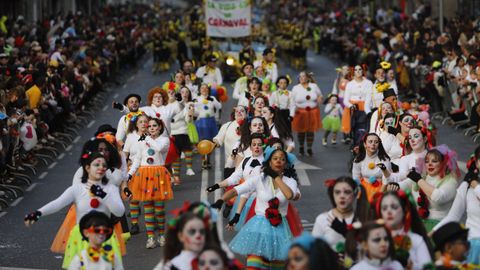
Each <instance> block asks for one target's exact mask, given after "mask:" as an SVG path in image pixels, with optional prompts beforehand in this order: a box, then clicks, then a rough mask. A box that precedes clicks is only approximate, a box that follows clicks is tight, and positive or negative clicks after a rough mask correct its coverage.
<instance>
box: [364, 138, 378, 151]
mask: <svg viewBox="0 0 480 270" xmlns="http://www.w3.org/2000/svg"><path fill="white" fill-rule="evenodd" d="M379 144H380V141H379V140H378V137H377V136H375V135H370V136H368V137H367V140H366V141H365V143H364V146H365V150H367V153H368V154H370V155H372V154H375V153H376V152H377V151H378V146H379Z"/></svg>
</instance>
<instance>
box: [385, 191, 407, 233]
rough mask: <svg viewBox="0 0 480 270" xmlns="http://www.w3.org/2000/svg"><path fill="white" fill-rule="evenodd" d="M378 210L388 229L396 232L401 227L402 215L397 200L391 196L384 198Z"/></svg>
mask: <svg viewBox="0 0 480 270" xmlns="http://www.w3.org/2000/svg"><path fill="white" fill-rule="evenodd" d="M380 210H381V214H382V218H383V220H385V224H386V225H387V227H388V228H390V229H392V230H398V229H401V228H402V227H403V216H404V213H403V209H402V206H401V205H400V202H399V201H398V198H396V197H395V196H392V195H389V196H386V197H384V198H383V200H382V204H381V206H380Z"/></svg>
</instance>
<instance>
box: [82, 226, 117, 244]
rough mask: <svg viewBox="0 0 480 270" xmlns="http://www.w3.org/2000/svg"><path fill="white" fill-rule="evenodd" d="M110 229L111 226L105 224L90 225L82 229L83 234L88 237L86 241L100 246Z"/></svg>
mask: <svg viewBox="0 0 480 270" xmlns="http://www.w3.org/2000/svg"><path fill="white" fill-rule="evenodd" d="M111 231H112V229H111V228H108V227H106V226H96V227H93V226H92V227H90V228H88V229H84V230H83V234H84V235H85V236H86V237H87V238H88V242H89V243H90V244H91V245H93V246H95V247H100V246H101V245H102V244H103V242H105V240H107V235H108V234H110V232H111Z"/></svg>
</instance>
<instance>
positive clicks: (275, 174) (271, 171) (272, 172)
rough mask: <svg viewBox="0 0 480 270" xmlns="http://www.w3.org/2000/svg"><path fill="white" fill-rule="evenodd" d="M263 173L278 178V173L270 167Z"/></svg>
mask: <svg viewBox="0 0 480 270" xmlns="http://www.w3.org/2000/svg"><path fill="white" fill-rule="evenodd" d="M263 173H264V174H266V175H268V176H270V177H272V178H276V177H277V176H278V173H277V172H275V171H274V170H273V169H272V168H270V166H266V167H265V168H264V169H263Z"/></svg>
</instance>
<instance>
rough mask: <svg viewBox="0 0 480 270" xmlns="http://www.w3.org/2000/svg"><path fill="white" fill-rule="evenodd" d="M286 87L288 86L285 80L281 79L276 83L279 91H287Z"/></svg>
mask: <svg viewBox="0 0 480 270" xmlns="http://www.w3.org/2000/svg"><path fill="white" fill-rule="evenodd" d="M287 85H288V84H287V80H285V79H281V80H279V81H278V85H277V86H278V88H279V89H282V90H285V89H287Z"/></svg>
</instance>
